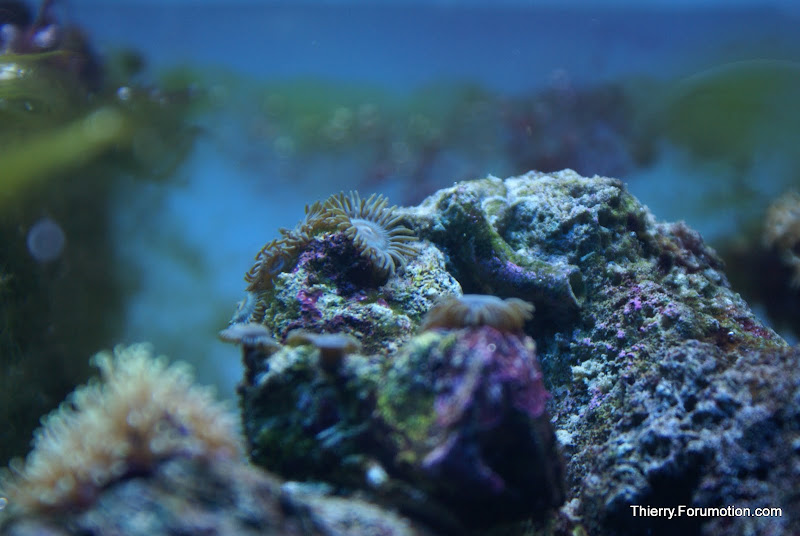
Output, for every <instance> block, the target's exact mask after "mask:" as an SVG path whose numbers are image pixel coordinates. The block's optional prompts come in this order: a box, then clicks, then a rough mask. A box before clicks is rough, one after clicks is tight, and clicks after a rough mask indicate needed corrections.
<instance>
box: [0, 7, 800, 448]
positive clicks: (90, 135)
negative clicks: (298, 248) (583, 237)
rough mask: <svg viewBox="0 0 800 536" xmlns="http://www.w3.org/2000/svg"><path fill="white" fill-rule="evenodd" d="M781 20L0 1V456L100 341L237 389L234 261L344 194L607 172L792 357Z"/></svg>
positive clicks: (787, 53) (799, 138)
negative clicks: (688, 239)
mask: <svg viewBox="0 0 800 536" xmlns="http://www.w3.org/2000/svg"><path fill="white" fill-rule="evenodd" d="M797 6H798V4H797V3H796V2H791V1H789V0H786V1H785V2H779V1H775V2H771V3H769V2H762V1H755V0H753V1H745V0H740V1H736V2H731V1H706V2H697V1H688V0H687V1H685V2H675V1H669V2H668V1H652V2H643V1H637V2H600V1H585V2H577V1H574V2H569V1H558V2H556V1H552V2H533V1H529V2H523V1H518V2H510V1H509V2H498V1H492V2H488V1H487V2H479V1H472V2H456V1H440V2H402V1H400V0H395V1H384V2H374V1H373V2H366V1H364V2H344V1H341V2H333V1H319V2H312V1H302V2H299V1H288V0H287V1H284V2H269V1H262V2H257V1H251V2H197V1H189V0H185V1H182V2H181V1H176V2H166V1H161V2H155V1H153V2H150V3H147V2H130V1H122V0H120V1H111V0H108V1H105V2H99V1H88V0H71V1H60V2H59V1H46V2H43V3H35V2H22V1H7V0H0V52H2V54H0V462H2V463H5V461H6V460H7V459H8V457H10V456H12V455H21V454H24V453H25V452H26V450H27V446H28V441H29V439H30V433H31V430H32V429H33V427H35V426H36V425H37V422H38V418H39V416H40V415H42V414H43V413H45V412H47V411H49V410H50V409H52V408H54V407H55V406H57V405H58V403H59V402H60V401H61V400H62V399H63V398H64V396H65V395H66V393H68V392H69V391H71V390H72V388H73V387H74V385H76V384H77V383H80V382H83V381H85V380H86V378H87V377H88V376H89V375H90V374H91V370H90V367H89V365H88V357H89V356H90V355H92V354H93V353H95V352H96V351H98V350H101V349H105V348H111V347H113V346H114V345H115V344H118V343H131V342H137V341H150V342H152V343H153V344H154V346H155V350H156V352H158V353H164V354H167V355H169V356H170V357H171V358H172V359H181V360H185V361H188V362H190V363H192V364H193V365H194V366H195V368H196V370H197V372H198V377H199V380H200V381H201V382H203V383H211V384H215V385H217V386H218V388H219V391H220V394H221V396H223V397H225V398H230V399H232V400H233V399H235V392H234V389H235V385H236V382H237V381H238V379H239V375H240V371H241V367H240V362H239V359H240V357H239V351H238V349H237V348H235V347H232V346H228V345H225V344H223V343H221V342H219V341H218V340H217V338H216V333H217V332H218V331H219V330H220V329H222V328H223V327H225V326H226V325H227V322H228V320H229V319H230V317H231V315H232V314H233V312H234V310H235V306H236V302H237V301H238V300H240V299H241V298H242V296H243V293H244V289H245V282H244V280H243V276H244V274H245V272H246V271H247V270H248V269H249V268H250V266H251V265H252V262H253V258H254V256H255V254H256V253H257V252H258V251H259V250H260V248H261V247H262V246H263V244H265V243H266V242H268V241H269V240H271V239H273V238H276V237H277V236H278V231H277V230H278V228H279V227H292V226H293V225H294V224H295V223H296V222H297V221H298V220H299V219H300V218H301V216H302V215H303V207H304V205H306V204H308V203H311V202H313V201H315V200H318V199H323V198H325V197H327V196H328V195H330V194H331V193H334V192H338V191H340V190H348V189H358V190H359V191H360V192H361V193H362V194H368V193H372V192H379V193H384V194H386V195H388V196H389V198H390V201H391V202H392V203H394V204H403V205H409V204H416V203H418V202H420V201H421V200H422V199H424V197H426V196H427V195H429V194H430V193H432V192H433V191H435V190H436V189H439V188H441V187H445V186H449V185H451V184H452V183H453V182H455V181H459V180H466V179H472V178H480V177H485V176H486V175H489V174H491V175H495V176H498V177H505V176H509V175H518V174H521V173H524V172H525V171H528V170H531V169H534V170H539V171H556V170H560V169H563V168H572V169H574V170H576V171H578V172H579V173H581V174H583V175H586V176H593V175H595V174H598V175H605V176H612V177H617V178H619V179H622V180H623V181H625V182H626V183H627V185H628V187H629V189H630V190H631V191H632V192H633V193H634V194H635V195H636V196H638V197H639V199H641V200H642V202H643V203H645V204H646V205H648V206H649V207H650V208H651V210H652V211H653V212H654V214H655V215H656V217H657V218H658V219H659V220H685V221H687V222H688V223H689V225H691V226H692V227H694V228H696V229H698V230H699V231H700V232H701V233H702V234H703V236H704V237H705V239H706V241H707V242H709V243H710V244H712V245H713V246H714V247H715V248H716V249H717V251H718V252H719V253H720V254H721V255H722V257H723V258H724V260H725V261H726V265H727V272H728V275H729V279H730V280H731V283H732V285H733V286H734V288H735V289H736V290H737V291H739V292H741V293H742V294H743V296H744V297H745V298H746V299H747V300H748V301H749V302H750V303H751V304H752V305H753V307H754V309H755V310H756V311H757V312H758V314H759V315H760V316H761V317H762V318H763V320H764V321H765V322H767V323H768V324H769V325H770V326H772V327H773V328H775V329H776V330H778V331H779V332H780V333H781V334H782V335H784V336H785V337H786V338H787V339H789V340H790V341H792V342H794V341H796V339H797V336H798V335H799V334H800V315H798V304H800V300H798V298H800V291H799V290H798V289H799V288H800V195H798V194H797V193H796V191H797V190H798V189H800V150H798V142H800V104H798V103H799V102H800V100H799V99H798V97H799V96H800V32H798V31H797V28H798V27H800V8H798V7H797Z"/></svg>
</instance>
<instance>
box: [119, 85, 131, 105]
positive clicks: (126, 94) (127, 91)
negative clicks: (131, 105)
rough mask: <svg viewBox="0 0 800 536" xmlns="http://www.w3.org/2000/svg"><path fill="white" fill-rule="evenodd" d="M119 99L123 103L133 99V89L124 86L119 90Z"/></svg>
mask: <svg viewBox="0 0 800 536" xmlns="http://www.w3.org/2000/svg"><path fill="white" fill-rule="evenodd" d="M117 98H118V99H119V100H121V101H127V100H130V98H131V88H129V87H127V86H122V87H120V88H118V89H117Z"/></svg>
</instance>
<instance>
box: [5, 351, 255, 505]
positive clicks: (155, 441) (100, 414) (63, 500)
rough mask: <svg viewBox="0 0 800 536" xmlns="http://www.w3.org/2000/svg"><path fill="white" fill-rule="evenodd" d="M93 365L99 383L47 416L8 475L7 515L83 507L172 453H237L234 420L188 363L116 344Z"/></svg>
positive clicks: (226, 455) (227, 455)
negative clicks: (198, 382)
mask: <svg viewBox="0 0 800 536" xmlns="http://www.w3.org/2000/svg"><path fill="white" fill-rule="evenodd" d="M93 363H94V364H95V366H97V368H99V369H100V373H101V380H99V381H97V380H96V381H93V382H90V383H89V384H88V385H85V386H83V387H80V388H78V389H77V390H76V391H75V392H73V393H72V395H70V397H69V398H68V399H67V401H65V402H64V403H63V404H62V405H61V407H60V408H59V409H58V410H56V411H54V412H53V413H51V414H50V415H48V416H47V417H45V418H44V419H43V420H42V428H40V429H39V430H38V431H37V432H36V433H35V438H34V445H33V451H32V452H31V453H30V454H29V455H28V457H27V459H26V460H25V462H24V463H22V462H21V461H20V460H17V461H15V462H14V463H12V464H11V467H10V472H9V473H7V474H5V475H4V477H3V481H2V488H3V491H4V493H5V494H7V496H8V500H9V505H8V508H9V509H10V510H12V511H22V512H35V511H47V510H52V509H64V508H69V507H85V506H87V505H88V504H90V503H91V502H92V501H93V500H94V499H95V498H96V496H97V495H98V494H99V493H100V491H101V490H102V489H103V488H104V487H105V486H107V485H108V484H110V483H111V482H113V481H115V480H119V479H121V478H123V477H126V476H129V475H131V474H137V473H147V472H149V471H151V470H153V469H154V467H155V466H156V464H158V463H159V462H161V461H163V460H166V459H168V458H170V457H173V456H186V457H190V458H196V457H200V458H207V459H214V458H217V457H223V458H236V457H239V456H240V454H241V445H240V441H239V436H238V429H237V424H238V423H237V420H238V419H237V416H236V415H235V414H234V413H232V412H231V411H229V410H228V408H227V407H226V406H225V405H223V404H220V403H218V402H216V401H215V400H214V397H213V393H212V391H211V390H210V389H209V388H203V387H199V386H196V385H193V383H192V382H193V378H192V374H191V372H190V370H189V368H188V366H187V365H185V364H181V363H175V364H172V365H168V363H167V361H166V358H164V357H163V356H160V357H156V356H154V355H153V353H152V349H151V348H150V347H149V345H146V344H138V345H133V346H129V347H123V346H119V347H117V348H116V349H115V350H114V352H113V354H112V353H108V352H104V353H100V354H97V355H96V356H95V357H94V359H93Z"/></svg>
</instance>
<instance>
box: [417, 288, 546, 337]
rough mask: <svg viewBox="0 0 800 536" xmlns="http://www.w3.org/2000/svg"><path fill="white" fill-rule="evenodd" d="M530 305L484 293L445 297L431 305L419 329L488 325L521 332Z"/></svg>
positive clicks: (530, 308) (516, 299)
mask: <svg viewBox="0 0 800 536" xmlns="http://www.w3.org/2000/svg"><path fill="white" fill-rule="evenodd" d="M533 310H534V307H533V304H532V303H529V302H526V301H524V300H520V299H519V298H506V299H505V300H504V299H502V298H498V297H497V296H490V295H486V294H464V295H463V296H447V297H445V298H443V299H441V300H439V302H438V303H437V304H436V305H434V306H433V307H432V308H431V310H430V311H429V312H428V315H427V316H426V317H425V320H424V321H423V323H422V331H427V330H430V329H436V328H445V329H459V328H465V327H478V326H489V327H493V328H495V329H497V330H499V331H511V332H513V331H522V328H523V326H524V325H525V322H526V321H528V320H530V319H531V318H533Z"/></svg>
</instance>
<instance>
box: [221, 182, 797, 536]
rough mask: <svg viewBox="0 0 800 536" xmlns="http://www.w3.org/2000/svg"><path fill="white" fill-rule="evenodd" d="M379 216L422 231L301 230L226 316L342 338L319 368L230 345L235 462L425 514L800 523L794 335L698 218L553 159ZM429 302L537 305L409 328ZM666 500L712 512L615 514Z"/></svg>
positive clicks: (520, 530) (466, 520) (753, 526)
mask: <svg viewBox="0 0 800 536" xmlns="http://www.w3.org/2000/svg"><path fill="white" fill-rule="evenodd" d="M396 213H397V215H398V216H397V217H396V218H395V217H394V216H393V220H394V221H400V220H402V221H403V225H404V226H407V228H408V229H410V230H411V231H413V233H414V236H415V237H416V238H417V239H418V240H417V241H413V242H411V241H408V242H404V244H405V243H407V244H408V245H409V247H413V249H414V251H415V252H416V253H417V254H416V255H415V256H414V257H413V258H408V259H404V261H403V263H401V264H405V266H400V267H399V269H397V270H395V271H394V272H391V271H388V272H387V271H386V270H380V269H379V270H377V271H375V270H374V269H371V268H370V265H369V262H370V261H369V258H367V257H365V256H364V255H363V254H361V253H360V252H359V251H358V248H357V247H356V246H355V245H354V243H353V241H352V238H351V237H349V236H348V235H347V234H345V233H343V232H342V231H341V230H339V229H338V228H327V229H321V230H315V231H314V233H312V236H310V237H309V238H310V239H309V240H307V241H306V242H305V243H304V245H303V247H302V250H297V252H296V253H297V254H296V256H295V257H293V260H292V262H291V263H289V264H288V265H285V266H282V267H281V269H280V270H279V271H278V272H276V273H275V277H274V278H273V279H272V280H271V282H270V287H269V288H262V289H258V290H257V291H253V292H251V293H250V295H249V298H248V299H247V300H245V302H243V305H242V306H241V307H240V310H239V311H238V312H237V314H236V315H235V316H234V324H236V323H237V322H238V323H243V322H256V323H261V324H263V325H264V326H266V328H267V330H268V332H269V333H270V334H271V335H272V336H274V338H275V339H276V340H277V341H278V342H284V343H285V342H286V336H287V334H288V333H289V332H290V331H291V330H293V329H297V328H300V329H304V330H307V331H312V332H317V333H331V334H332V333H337V332H342V333H347V334H349V335H351V336H353V337H355V339H357V340H358V341H359V343H360V350H356V351H354V352H353V353H351V354H346V355H343V356H342V357H341V362H340V363H339V362H338V361H337V363H339V364H338V365H337V366H336V367H323V366H320V363H321V361H320V358H319V355H320V350H318V349H316V348H314V347H313V345H312V344H305V345H301V346H281V347H280V348H278V349H277V350H275V351H274V353H273V352H272V350H270V352H261V353H259V352H258V351H256V350H254V349H253V348H252V347H250V348H249V347H247V345H244V346H245V349H244V350H245V357H246V359H245V365H246V368H247V372H246V374H245V379H244V381H243V382H242V384H241V385H240V395H241V400H242V409H243V424H244V430H245V435H246V438H247V449H248V451H249V454H250V456H251V459H252V460H253V461H254V462H256V463H257V464H259V465H263V466H264V467H266V468H267V469H270V470H272V471H275V472H276V473H278V474H279V475H281V476H283V477H284V478H290V479H296V480H309V481H321V482H325V483H327V484H328V485H330V486H332V487H333V489H335V490H337V491H338V492H339V493H343V494H346V493H350V492H355V491H358V492H359V493H360V494H362V496H364V497H367V498H369V500H372V501H376V502H378V503H381V504H384V505H389V506H391V507H392V508H396V509H398V510H400V511H402V512H404V513H406V514H408V515H410V516H412V517H413V518H416V519H418V520H422V521H423V522H424V523H427V524H428V525H430V526H432V527H434V528H435V529H437V530H440V531H442V532H448V531H449V532H459V531H463V530H464V526H467V527H470V528H472V529H474V530H478V531H479V532H480V533H485V531H487V530H501V529H500V528H499V527H501V526H502V527H503V529H502V530H504V531H506V532H503V534H559V535H567V534H570V535H571V534H598V535H599V534H602V535H622V534H633V533H642V534H645V533H648V534H668V533H674V532H675V531H684V532H686V533H687V534H724V535H727V534H730V535H734V534H764V535H767V534H791V533H800V503H798V501H797V500H796V486H795V482H796V481H797V478H798V477H800V475H799V474H798V473H797V467H800V448H798V446H797V445H798V444H800V439H798V435H797V430H798V429H800V415H798V411H799V410H798V409H797V408H799V407H800V403H799V402H798V400H800V398H799V397H800V394H798V393H800V372H798V371H800V367H798V366H797V365H798V364H799V363H798V359H800V358H798V352H797V350H796V349H791V348H789V347H788V345H787V344H786V342H785V341H783V340H782V339H781V338H780V337H778V336H777V335H776V334H775V333H774V332H773V331H772V330H771V329H770V328H768V327H766V326H764V325H763V324H762V323H761V322H760V321H759V320H758V319H757V318H756V317H755V316H754V315H753V313H752V312H751V311H750V309H749V308H748V306H747V304H746V303H745V302H744V301H743V300H742V299H741V298H740V297H739V295H738V294H736V293H735V292H734V291H733V290H731V288H730V285H729V284H728V281H727V279H726V277H725V274H724V273H723V271H722V263H721V261H720V260H719V258H718V256H717V254H716V253H715V252H714V251H713V250H712V249H711V248H709V247H708V246H706V245H705V244H704V242H703V240H702V238H701V237H700V235H699V234H698V233H696V232H695V231H693V230H691V229H690V228H689V227H688V226H686V225H685V224H683V223H660V222H657V221H656V220H655V218H654V217H653V215H652V214H651V213H650V212H649V211H648V210H647V208H646V207H644V206H642V205H641V204H640V203H639V202H638V201H637V200H636V199H635V198H634V197H633V196H631V195H630V194H629V193H628V192H627V191H626V189H625V187H624V185H623V184H622V182H620V181H618V180H616V179H610V178H602V177H594V178H585V177H581V176H579V175H577V174H576V173H574V172H572V171H570V170H565V171H562V172H558V173H552V174H544V173H536V172H530V173H528V174H526V175H523V176H520V177H512V178H508V179H505V180H503V179H499V178H494V177H489V178H487V179H482V180H476V181H470V182H463V183H457V184H456V185H454V186H453V187H451V188H448V189H444V190H440V191H439V192H436V193H434V194H433V195H431V196H430V197H429V198H428V199H426V200H425V201H423V203H421V204H420V205H419V206H417V207H410V208H404V209H397V210H396ZM404 236H410V235H405V234H404ZM362 275H363V276H362ZM462 294H463V295H464V297H463V298H459V297H460V296H462ZM469 295H488V296H493V297H491V298H490V297H485V298H470V297H469ZM447 296H450V298H449V301H450V302H451V303H453V300H456V299H461V300H465V301H467V302H469V301H470V300H471V301H472V303H473V304H479V303H480V302H485V303H486V304H489V306H491V307H495V306H496V307H504V306H503V305H502V304H506V303H507V304H513V303H517V304H521V303H528V302H529V303H532V304H533V306H535V311H536V313H535V315H533V316H532V317H531V315H530V309H527V308H525V307H523V306H521V305H519V307H520V309H519V311H520V314H522V315H523V317H522V320H515V321H514V322H512V324H513V326H512V327H508V326H507V324H505V323H504V321H498V323H497V324H495V325H492V324H487V323H481V322H478V323H477V324H476V325H459V324H457V323H456V324H454V323H448V322H449V321H436V322H433V321H431V322H430V323H427V322H426V313H428V312H429V311H430V310H431V309H432V308H434V307H436V306H441V304H442V303H446V302H447V301H448V298H447ZM515 300H516V301H515ZM437 304H438V305H437ZM531 309H532V308H531ZM434 311H435V309H434ZM524 311H527V313H524ZM464 314H467V315H469V314H472V313H470V312H469V310H467V312H466V313H464ZM481 315H483V317H484V318H492V315H491V314H489V313H486V312H480V313H479V314H478V316H481ZM431 317H433V318H435V317H436V313H435V312H434V313H431V316H430V317H427V318H431ZM511 317H513V318H515V317H514V316H513V315H512V316H511ZM444 318H447V317H446V316H445V317H444ZM424 326H427V327H430V328H432V329H430V330H425V329H424ZM534 341H535V342H534ZM353 348H355V347H353ZM534 348H535V349H536V352H534ZM537 359H538V360H537ZM680 505H683V506H685V507H686V508H717V509H718V510H709V511H708V512H710V515H709V516H707V517H702V516H688V515H684V516H682V517H680V518H675V519H673V520H671V522H669V524H668V522H667V521H666V520H665V519H663V518H661V517H656V516H645V515H636V512H637V510H635V509H634V508H632V507H638V506H642V507H655V508H658V507H662V508H668V507H675V508H677V507H678V506H680ZM728 505H734V506H738V507H743V508H751V510H754V509H755V508H756V507H764V506H770V507H776V508H781V509H782V510H781V512H782V516H781V517H779V518H776V517H772V518H770V517H767V518H764V517H761V518H755V517H754V516H753V517H744V516H741V517H730V516H726V514H725V511H724V510H720V508H723V507H725V506H728ZM526 518H527V521H526V522H520V523H518V524H516V525H514V524H513V523H515V522H517V521H518V520H520V519H526ZM509 523H512V524H511V525H509Z"/></svg>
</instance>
